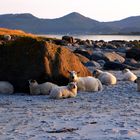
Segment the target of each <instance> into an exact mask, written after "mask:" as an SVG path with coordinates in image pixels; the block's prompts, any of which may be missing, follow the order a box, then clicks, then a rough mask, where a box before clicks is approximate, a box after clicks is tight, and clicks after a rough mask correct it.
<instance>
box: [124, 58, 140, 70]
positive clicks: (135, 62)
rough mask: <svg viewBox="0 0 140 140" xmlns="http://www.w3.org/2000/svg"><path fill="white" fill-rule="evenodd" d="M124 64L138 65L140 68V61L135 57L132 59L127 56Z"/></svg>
mask: <svg viewBox="0 0 140 140" xmlns="http://www.w3.org/2000/svg"><path fill="white" fill-rule="evenodd" d="M124 64H126V65H129V66H132V67H136V68H140V63H138V62H137V61H136V60H135V59H133V58H132V59H131V58H127V59H126V60H125V62H124Z"/></svg>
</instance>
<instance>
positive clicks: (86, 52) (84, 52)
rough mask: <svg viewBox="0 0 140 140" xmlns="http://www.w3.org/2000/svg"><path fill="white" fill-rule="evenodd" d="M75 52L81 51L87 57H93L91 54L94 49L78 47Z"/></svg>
mask: <svg viewBox="0 0 140 140" xmlns="http://www.w3.org/2000/svg"><path fill="white" fill-rule="evenodd" d="M74 53H79V54H81V55H83V56H85V57H87V58H88V59H91V55H92V51H90V50H86V49H76V50H75V51H74Z"/></svg>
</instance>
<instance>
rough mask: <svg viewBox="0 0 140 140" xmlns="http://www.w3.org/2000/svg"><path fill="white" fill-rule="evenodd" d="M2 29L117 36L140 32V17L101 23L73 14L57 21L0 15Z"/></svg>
mask: <svg viewBox="0 0 140 140" xmlns="http://www.w3.org/2000/svg"><path fill="white" fill-rule="evenodd" d="M0 27H1V28H10V29H21V30H24V31H26V32H30V33H36V34H48V33H50V34H57V33H58V34H60V33H62V34H66V33H69V34H116V33H130V32H140V16H137V17H129V18H126V19H123V20H120V21H113V22H99V21H96V20H93V19H91V18H88V17H85V16H83V15H81V14H79V13H76V12H73V13H70V14H68V15H66V16H63V17H60V18H56V19H41V18H37V17H35V16H33V15H32V14H28V13H25V14H5V15H0Z"/></svg>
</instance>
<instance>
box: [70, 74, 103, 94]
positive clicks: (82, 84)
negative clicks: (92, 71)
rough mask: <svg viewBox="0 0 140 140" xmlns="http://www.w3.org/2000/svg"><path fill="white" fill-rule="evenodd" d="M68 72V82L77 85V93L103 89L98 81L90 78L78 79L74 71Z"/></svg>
mask: <svg viewBox="0 0 140 140" xmlns="http://www.w3.org/2000/svg"><path fill="white" fill-rule="evenodd" d="M68 72H69V74H70V75H69V80H70V81H72V82H76V83H77V88H78V91H87V92H93V91H99V90H102V89H103V86H102V83H101V82H100V80H99V79H97V78H94V77H92V76H87V77H78V75H77V74H78V73H79V72H78V73H77V72H75V71H68Z"/></svg>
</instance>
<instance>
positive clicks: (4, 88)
mask: <svg viewBox="0 0 140 140" xmlns="http://www.w3.org/2000/svg"><path fill="white" fill-rule="evenodd" d="M13 92H14V87H13V85H12V84H11V83H9V82H7V81H0V93H2V94H5V93H7V94H12V93H13Z"/></svg>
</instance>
